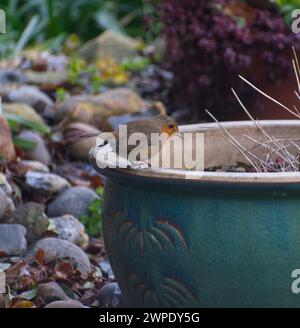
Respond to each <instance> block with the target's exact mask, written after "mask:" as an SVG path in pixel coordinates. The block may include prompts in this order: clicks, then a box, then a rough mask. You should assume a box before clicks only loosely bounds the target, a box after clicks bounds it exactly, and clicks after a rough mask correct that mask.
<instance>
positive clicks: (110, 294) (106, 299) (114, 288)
mask: <svg viewBox="0 0 300 328" xmlns="http://www.w3.org/2000/svg"><path fill="white" fill-rule="evenodd" d="M97 300H98V302H99V305H100V307H102V308H120V307H122V305H123V296H122V292H121V290H120V287H119V285H118V284H117V283H116V282H112V283H109V284H106V285H105V286H103V287H102V288H101V289H100V291H99V293H98V295H97Z"/></svg>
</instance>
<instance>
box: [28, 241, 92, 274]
mask: <svg viewBox="0 0 300 328" xmlns="http://www.w3.org/2000/svg"><path fill="white" fill-rule="evenodd" d="M40 249H43V250H44V252H45V257H44V261H45V263H46V264H47V263H49V262H53V261H55V260H56V259H59V258H69V259H71V261H74V262H75V263H76V264H77V268H78V270H79V271H80V272H81V273H84V274H87V273H90V272H91V264H90V261H89V259H88V257H87V255H86V254H85V253H84V252H83V250H82V249H80V248H79V247H78V246H76V245H74V244H72V243H70V242H69V241H67V240H62V239H58V238H44V239H41V240H39V241H37V242H36V243H35V244H34V246H33V247H32V249H31V250H30V252H29V253H28V254H27V257H28V258H35V256H36V254H37V252H38V251H39V250H40Z"/></svg>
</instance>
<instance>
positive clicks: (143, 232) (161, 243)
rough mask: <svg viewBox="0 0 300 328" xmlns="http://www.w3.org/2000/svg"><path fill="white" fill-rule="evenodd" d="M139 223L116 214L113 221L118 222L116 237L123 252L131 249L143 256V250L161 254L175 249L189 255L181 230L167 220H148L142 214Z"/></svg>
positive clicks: (120, 213)
mask: <svg viewBox="0 0 300 328" xmlns="http://www.w3.org/2000/svg"><path fill="white" fill-rule="evenodd" d="M142 216H143V217H141V220H140V223H139V224H136V223H135V222H134V221H133V220H132V219H130V218H127V216H126V215H125V214H124V213H123V212H117V213H116V214H115V215H114V216H113V219H114V221H119V222H120V223H119V225H118V236H119V239H120V242H121V244H122V246H123V247H124V249H125V250H128V249H129V247H133V248H136V249H138V250H139V252H140V253H141V254H144V252H145V249H146V248H147V250H149V251H157V252H159V253H163V252H165V251H167V250H174V249H175V248H176V247H182V248H184V249H185V252H186V254H187V255H188V254H189V247H188V243H187V241H186V239H185V237H184V234H183V232H182V231H181V229H180V228H179V227H178V226H176V225H175V224H173V223H171V222H170V221H169V220H167V219H160V218H159V219H155V218H150V219H149V218H148V217H147V215H146V214H145V213H143V214H142Z"/></svg>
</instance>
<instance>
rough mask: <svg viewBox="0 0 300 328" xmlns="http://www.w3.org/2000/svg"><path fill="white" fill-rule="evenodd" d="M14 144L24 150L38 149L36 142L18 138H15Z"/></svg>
mask: <svg viewBox="0 0 300 328" xmlns="http://www.w3.org/2000/svg"><path fill="white" fill-rule="evenodd" d="M13 142H14V144H15V146H18V147H20V148H21V149H24V150H32V149H34V148H35V147H36V142H34V141H30V140H26V139H22V138H18V137H14V138H13Z"/></svg>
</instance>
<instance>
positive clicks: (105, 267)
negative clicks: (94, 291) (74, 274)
mask: <svg viewBox="0 0 300 328" xmlns="http://www.w3.org/2000/svg"><path fill="white" fill-rule="evenodd" d="M99 267H100V269H101V270H102V272H103V273H104V274H105V275H106V276H107V278H108V279H109V280H115V275H114V273H113V270H112V268H111V266H110V263H109V261H108V259H104V260H103V261H101V262H100V263H99Z"/></svg>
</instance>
